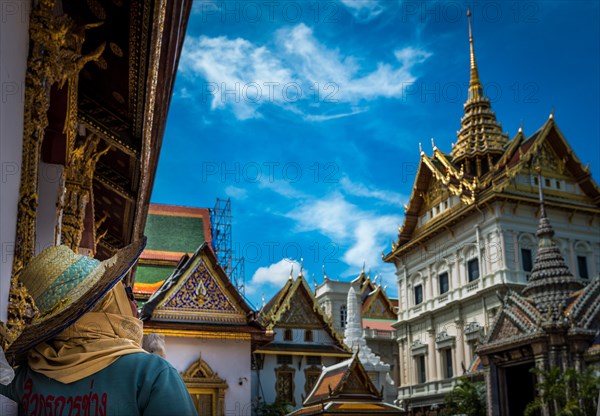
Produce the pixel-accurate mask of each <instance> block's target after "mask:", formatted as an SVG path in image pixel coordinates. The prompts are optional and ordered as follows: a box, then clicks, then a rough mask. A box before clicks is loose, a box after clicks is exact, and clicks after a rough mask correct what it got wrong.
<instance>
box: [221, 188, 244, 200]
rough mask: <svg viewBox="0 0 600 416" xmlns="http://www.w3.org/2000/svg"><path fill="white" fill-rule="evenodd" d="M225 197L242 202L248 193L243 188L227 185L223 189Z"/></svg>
mask: <svg viewBox="0 0 600 416" xmlns="http://www.w3.org/2000/svg"><path fill="white" fill-rule="evenodd" d="M225 195H227V196H230V197H232V198H234V199H237V200H238V201H242V200H244V199H246V198H247V197H248V191H247V190H246V189H244V188H239V187H237V186H233V185H229V186H228V187H226V188H225Z"/></svg>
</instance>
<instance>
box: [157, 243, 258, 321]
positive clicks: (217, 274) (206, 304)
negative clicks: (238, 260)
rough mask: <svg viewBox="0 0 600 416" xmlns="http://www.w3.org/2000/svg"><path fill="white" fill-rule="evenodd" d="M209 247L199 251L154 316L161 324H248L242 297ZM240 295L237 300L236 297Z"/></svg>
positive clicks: (161, 302) (185, 267)
mask: <svg viewBox="0 0 600 416" xmlns="http://www.w3.org/2000/svg"><path fill="white" fill-rule="evenodd" d="M207 250H210V249H208V248H206V247H204V246H203V247H201V248H200V249H198V251H196V253H195V254H194V255H193V256H192V258H191V259H190V260H189V261H188V264H187V265H186V266H184V270H183V271H182V272H181V276H180V277H179V278H178V279H177V280H176V282H175V283H174V284H173V286H172V287H171V288H170V289H166V290H167V293H166V294H165V295H164V298H163V299H162V301H160V302H159V303H158V304H157V306H156V307H155V308H154V310H153V312H152V319H153V320H157V321H175V322H180V321H190V322H207V323H226V324H241V325H245V324H246V323H247V318H246V314H247V311H245V310H244V308H243V307H242V305H241V304H240V302H239V301H238V298H239V295H237V293H233V291H235V290H236V289H235V287H233V285H231V283H230V282H229V280H228V278H227V276H226V275H225V273H224V272H223V271H222V270H220V268H219V266H218V264H216V262H215V261H214V259H213V258H212V256H209V255H208V253H207ZM236 295H237V296H236Z"/></svg>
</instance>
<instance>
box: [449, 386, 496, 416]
mask: <svg viewBox="0 0 600 416" xmlns="http://www.w3.org/2000/svg"><path fill="white" fill-rule="evenodd" d="M485 412H486V402H485V383H484V382H483V381H477V382H473V381H471V380H470V379H468V378H467V377H461V378H460V379H459V380H458V383H456V385H455V386H454V388H453V389H452V390H451V391H450V392H449V393H448V394H446V396H445V397H444V411H443V413H442V414H443V415H466V416H485Z"/></svg>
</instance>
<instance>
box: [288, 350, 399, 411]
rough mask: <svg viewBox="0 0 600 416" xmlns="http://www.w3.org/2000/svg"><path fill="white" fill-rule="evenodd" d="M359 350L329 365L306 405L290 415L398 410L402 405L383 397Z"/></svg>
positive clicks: (305, 402)
mask: <svg viewBox="0 0 600 416" xmlns="http://www.w3.org/2000/svg"><path fill="white" fill-rule="evenodd" d="M382 397H383V395H382V392H379V391H377V389H376V388H375V385H374V384H373V382H372V381H371V380H370V378H369V376H368V374H367V372H366V370H365V369H364V367H363V366H362V364H361V362H360V360H359V359H358V354H354V356H353V357H352V358H350V359H348V360H345V361H342V362H341V363H339V364H335V365H333V366H330V367H325V368H324V369H323V372H322V373H321V375H320V376H319V379H318V380H317V382H316V383H315V386H314V387H313V389H312V391H311V392H310V394H309V395H308V397H307V398H306V400H304V403H303V407H301V408H300V409H298V410H296V411H294V412H292V413H290V414H289V415H290V416H291V415H294V416H296V415H323V414H337V413H340V414H344V413H345V414H368V415H371V414H374V415H378V414H398V413H399V411H400V409H399V408H397V407H395V406H392V405H390V404H387V403H384V402H383V401H382Z"/></svg>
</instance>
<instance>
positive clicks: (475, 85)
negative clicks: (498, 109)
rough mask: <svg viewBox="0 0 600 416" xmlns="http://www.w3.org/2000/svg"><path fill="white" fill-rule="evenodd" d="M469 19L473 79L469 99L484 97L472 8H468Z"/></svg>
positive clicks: (470, 84)
mask: <svg viewBox="0 0 600 416" xmlns="http://www.w3.org/2000/svg"><path fill="white" fill-rule="evenodd" d="M467 20H468V22H469V47H470V51H471V79H470V81H469V101H471V100H474V99H478V98H483V86H482V85H481V81H480V80H479V71H478V70H477V61H476V60H475V47H474V46H473V29H472V27H471V9H470V8H468V9H467Z"/></svg>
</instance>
